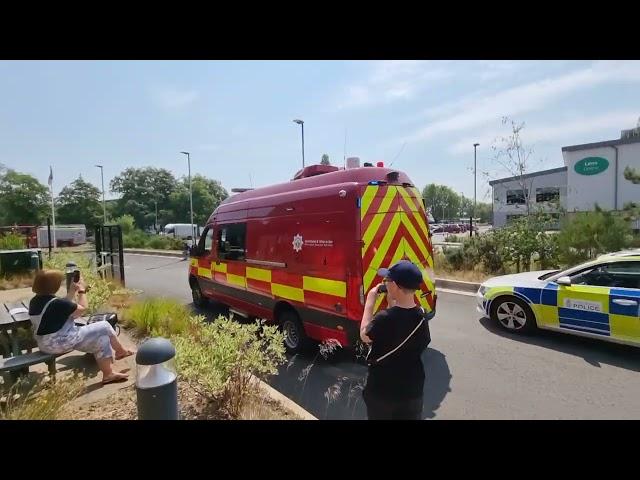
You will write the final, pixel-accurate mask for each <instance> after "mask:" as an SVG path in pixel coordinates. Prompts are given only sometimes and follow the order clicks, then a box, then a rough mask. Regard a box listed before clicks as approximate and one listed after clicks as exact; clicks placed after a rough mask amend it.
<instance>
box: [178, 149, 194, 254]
mask: <svg viewBox="0 0 640 480" xmlns="http://www.w3.org/2000/svg"><path fill="white" fill-rule="evenodd" d="M180 153H182V154H183V155H186V156H187V165H188V167H189V208H190V209H191V238H193V241H194V243H195V241H196V234H195V233H194V231H195V229H194V227H193V192H192V190H191V156H190V155H189V152H180Z"/></svg>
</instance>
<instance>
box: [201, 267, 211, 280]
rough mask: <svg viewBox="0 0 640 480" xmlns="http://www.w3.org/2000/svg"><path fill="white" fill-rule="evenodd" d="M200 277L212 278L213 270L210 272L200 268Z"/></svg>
mask: <svg viewBox="0 0 640 480" xmlns="http://www.w3.org/2000/svg"><path fill="white" fill-rule="evenodd" d="M198 276H199V277H205V278H211V270H209V269H208V268H202V267H198Z"/></svg>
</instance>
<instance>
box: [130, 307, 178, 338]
mask: <svg viewBox="0 0 640 480" xmlns="http://www.w3.org/2000/svg"><path fill="white" fill-rule="evenodd" d="M190 317H191V314H190V311H189V309H188V308H187V306H186V305H183V304H182V303H180V302H178V301H176V300H171V299H165V298H153V299H148V300H144V301H142V302H139V303H134V304H133V305H131V306H130V307H129V308H127V309H126V310H125V311H124V312H123V321H124V324H125V326H131V327H134V328H135V329H136V331H137V333H138V334H140V335H151V336H160V337H171V336H173V335H178V334H181V333H184V332H185V331H187V328H188V326H189V322H190Z"/></svg>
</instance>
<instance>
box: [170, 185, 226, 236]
mask: <svg viewBox="0 0 640 480" xmlns="http://www.w3.org/2000/svg"><path fill="white" fill-rule="evenodd" d="M191 189H192V193H193V222H194V223H196V224H198V225H204V224H205V222H206V221H207V220H208V218H209V216H210V215H211V213H212V212H213V211H214V210H215V209H216V207H217V206H218V205H220V202H222V201H223V200H225V199H226V198H227V197H228V196H229V194H228V193H227V191H226V190H225V189H224V188H223V187H222V185H221V184H220V182H219V181H217V180H212V179H210V178H206V177H204V176H202V175H195V176H194V177H191ZM170 200H171V201H170V215H171V216H170V223H190V221H191V219H190V216H191V214H190V205H189V180H188V179H187V178H184V177H183V178H182V179H181V180H180V181H179V182H178V184H177V186H176V188H175V190H174V192H173V193H172V194H171V197H170ZM168 213H169V212H168Z"/></svg>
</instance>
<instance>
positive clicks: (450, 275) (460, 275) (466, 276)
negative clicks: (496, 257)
mask: <svg viewBox="0 0 640 480" xmlns="http://www.w3.org/2000/svg"><path fill="white" fill-rule="evenodd" d="M435 273H436V277H437V278H446V279H448V280H462V281H465V282H476V283H477V282H484V281H485V280H487V279H488V278H491V277H492V276H495V275H490V274H488V273H485V272H482V271H477V270H458V271H447V270H436V272H435Z"/></svg>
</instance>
